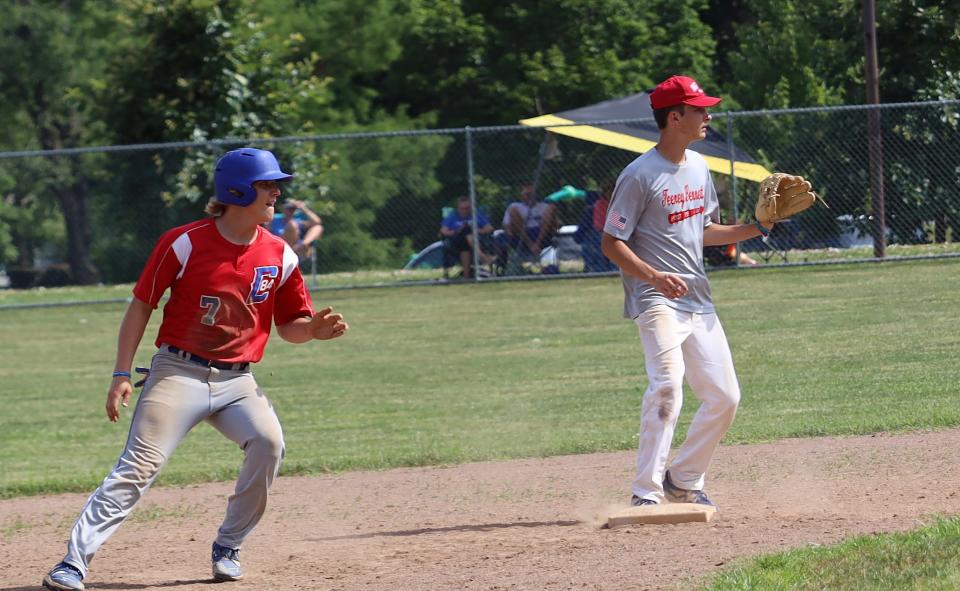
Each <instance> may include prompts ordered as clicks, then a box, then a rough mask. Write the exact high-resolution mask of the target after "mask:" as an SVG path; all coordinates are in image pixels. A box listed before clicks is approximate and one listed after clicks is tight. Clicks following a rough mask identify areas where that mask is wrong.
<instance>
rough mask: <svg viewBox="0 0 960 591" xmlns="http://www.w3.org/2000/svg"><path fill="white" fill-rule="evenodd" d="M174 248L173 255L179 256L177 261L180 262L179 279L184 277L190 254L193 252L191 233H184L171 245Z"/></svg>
mask: <svg viewBox="0 0 960 591" xmlns="http://www.w3.org/2000/svg"><path fill="white" fill-rule="evenodd" d="M171 248H173V254H175V255H177V260H178V261H180V272H179V273H177V279H180V278H181V277H183V273H184V271H186V270H187V261H189V260H190V253H192V252H193V243H192V242H190V234H189V232H184V233H183V234H181V235H180V236H178V237H177V239H176V240H174V241H173V244H172V245H171Z"/></svg>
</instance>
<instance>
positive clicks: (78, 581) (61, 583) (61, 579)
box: [43, 562, 85, 591]
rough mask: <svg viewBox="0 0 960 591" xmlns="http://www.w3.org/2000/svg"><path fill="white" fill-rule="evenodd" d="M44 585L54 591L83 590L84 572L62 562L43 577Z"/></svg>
mask: <svg viewBox="0 0 960 591" xmlns="http://www.w3.org/2000/svg"><path fill="white" fill-rule="evenodd" d="M43 586H44V587H46V588H47V589H52V590H53V591H83V590H84V589H85V587H84V586H83V573H81V572H80V569H79V568H77V567H75V566H73V565H72V564H67V563H66V562H61V563H60V564H58V565H57V566H55V567H53V568H52V569H51V570H50V572H48V573H47V576H45V577H43Z"/></svg>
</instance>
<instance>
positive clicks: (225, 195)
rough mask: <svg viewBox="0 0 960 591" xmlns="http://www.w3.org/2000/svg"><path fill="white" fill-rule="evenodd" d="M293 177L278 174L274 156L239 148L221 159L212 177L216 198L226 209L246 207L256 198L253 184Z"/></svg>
mask: <svg viewBox="0 0 960 591" xmlns="http://www.w3.org/2000/svg"><path fill="white" fill-rule="evenodd" d="M292 178H293V175H292V174H287V173H285V172H283V171H282V170H280V163H279V162H277V157H276V156H274V155H273V152H270V151H268V150H258V149H257V148H239V149H237V150H231V151H229V152H227V153H226V154H224V155H223V156H221V157H220V160H218V161H217V167H216V169H215V170H214V173H213V185H214V187H215V188H216V198H217V201H219V202H220V203H225V204H227V205H241V206H244V207H245V206H247V205H250V204H251V203H253V201H254V199H256V198H257V190H256V189H254V188H253V183H255V182H257V181H289V180H290V179H292Z"/></svg>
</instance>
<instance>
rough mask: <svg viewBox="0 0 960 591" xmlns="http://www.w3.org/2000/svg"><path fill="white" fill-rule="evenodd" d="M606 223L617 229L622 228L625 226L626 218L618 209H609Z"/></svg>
mask: <svg viewBox="0 0 960 591" xmlns="http://www.w3.org/2000/svg"><path fill="white" fill-rule="evenodd" d="M607 223H608V224H610V225H611V226H613V227H614V228H616V229H618V230H623V229H625V228H626V227H627V218H626V216H624V215H623V214H622V213H620V212H618V211H611V212H610V215H608V216H607Z"/></svg>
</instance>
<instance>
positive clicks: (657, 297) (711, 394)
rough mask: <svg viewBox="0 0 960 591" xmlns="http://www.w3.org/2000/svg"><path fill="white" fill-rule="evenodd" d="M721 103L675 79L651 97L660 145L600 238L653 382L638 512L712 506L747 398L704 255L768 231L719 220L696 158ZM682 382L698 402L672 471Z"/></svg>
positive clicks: (623, 178)
mask: <svg viewBox="0 0 960 591" xmlns="http://www.w3.org/2000/svg"><path fill="white" fill-rule="evenodd" d="M720 100H721V99H719V98H715V97H711V96H707V95H706V94H704V92H703V90H702V89H701V88H700V85H699V84H697V82H696V81H694V80H693V79H692V78H688V77H686V76H672V77H670V78H668V79H667V80H665V81H664V82H662V83H661V84H659V85H658V86H657V87H656V89H654V91H653V92H652V93H651V95H650V103H651V106H652V107H653V112H654V117H655V118H656V121H657V126H658V127H659V129H660V137H659V142H658V143H657V146H656V148H655V149H652V150H650V151H648V152H646V153H645V154H643V155H642V156H640V157H639V158H637V159H636V160H634V161H633V162H632V163H630V164H629V165H628V166H627V167H626V168H625V169H624V170H623V172H622V173H621V174H620V177H619V178H618V179H617V184H616V188H615V189H614V192H613V197H612V200H611V202H610V207H609V210H608V214H607V219H606V222H605V225H604V234H603V237H602V239H601V248H602V250H603V253H604V254H605V255H606V256H607V258H609V259H610V260H611V261H612V262H614V263H616V264H617V266H619V267H620V274H621V276H622V278H623V288H624V292H625V306H624V314H625V316H626V317H627V318H630V319H632V320H633V321H634V322H635V323H636V324H637V326H638V327H639V330H640V341H641V343H642V345H643V351H644V356H645V359H646V369H647V376H648V378H649V380H650V383H649V386H648V387H647V389H646V392H645V393H644V395H643V405H642V409H641V418H640V448H639V451H638V454H637V476H636V479H635V480H634V482H633V497H632V500H631V503H632V504H633V505H634V506H642V505H650V504H656V503H660V502H663V501H664V500H665V499H667V500H670V501H675V502H689V503H700V504H704V505H711V506H712V505H713V503H712V502H711V501H710V500H709V499H708V498H707V495H706V494H705V493H704V492H703V488H704V481H705V478H706V472H707V468H708V467H709V465H710V460H711V458H712V457H713V452H714V450H715V449H716V446H717V445H718V444H719V442H720V439H721V438H722V437H723V435H724V433H726V431H727V429H728V428H729V427H730V425H731V424H732V423H733V418H734V415H735V414H736V411H737V404H738V403H739V400H740V387H739V385H738V383H737V376H736V374H735V372H734V369H733V358H732V357H731V355H730V348H729V346H728V345H727V338H726V335H724V332H723V327H722V326H721V325H720V320H719V319H718V318H717V314H716V312H715V310H714V307H713V302H712V299H711V295H710V283H709V282H708V281H707V276H706V273H705V271H704V266H703V247H704V246H705V245H706V246H713V245H722V244H732V243H734V242H740V241H742V240H746V239H748V238H753V237H755V236H757V235H758V234H760V233H761V228H760V227H758V226H756V225H751V224H741V225H721V224H719V223H716V222H717V211H718V203H717V193H716V189H715V188H714V186H713V180H712V179H711V177H710V171H709V170H708V168H707V164H706V161H705V160H704V159H703V157H702V156H701V155H700V154H698V153H697V152H694V151H691V150H688V149H687V147H688V146H689V145H690V143H692V142H694V141H697V140H700V139H703V138H704V137H706V131H707V126H708V124H709V122H710V114H709V113H708V112H707V108H708V107H712V106H714V105H716V104H717V103H719V102H720ZM768 230H769V229H768V228H763V232H764V233H765V232H766V231H768ZM684 377H686V379H687V382H688V383H689V384H690V387H691V388H692V389H693V392H694V393H695V394H696V396H697V397H698V398H699V399H700V401H701V403H702V404H701V405H700V408H699V410H698V411H697V413H696V415H695V416H694V418H693V422H692V423H691V425H690V429H689V431H688V433H687V439H686V441H684V443H683V445H682V446H681V447H680V449H679V451H678V452H677V454H676V456H675V457H674V459H673V461H672V462H671V464H670V466H669V470H668V469H667V460H668V457H669V453H670V444H671V441H672V440H673V433H674V429H675V427H676V422H677V417H678V416H679V414H680V406H681V404H682V397H683V379H684Z"/></svg>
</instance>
